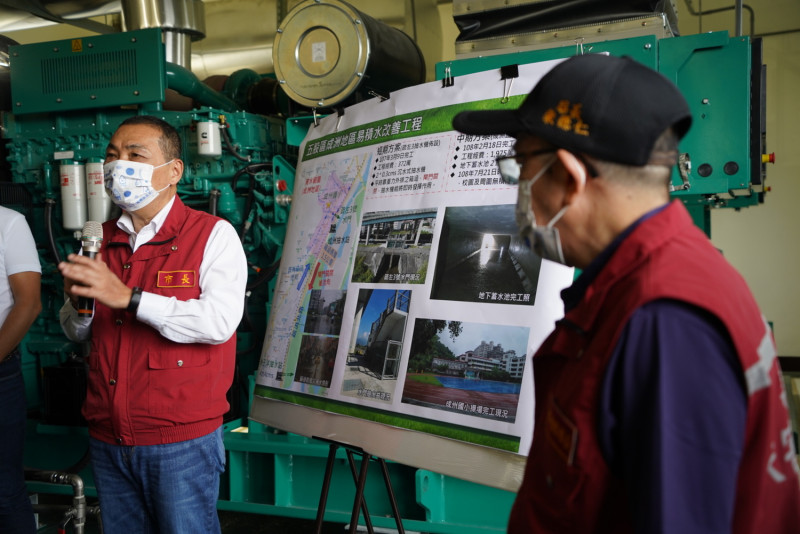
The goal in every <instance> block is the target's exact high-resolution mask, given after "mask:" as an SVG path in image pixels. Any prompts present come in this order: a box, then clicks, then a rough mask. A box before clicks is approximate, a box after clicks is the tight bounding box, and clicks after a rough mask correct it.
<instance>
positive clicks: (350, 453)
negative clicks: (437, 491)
mask: <svg viewBox="0 0 800 534" xmlns="http://www.w3.org/2000/svg"><path fill="white" fill-rule="evenodd" d="M315 439H319V440H321V441H326V442H328V443H329V444H330V446H329V451H328V462H327V464H326V465H325V478H324V479H323V481H322V492H321V494H320V497H319V507H318V508H317V519H316V522H315V529H314V532H315V533H316V534H321V533H322V523H323V518H324V517H325V505H326V503H327V501H328V491H329V490H330V485H331V476H332V474H333V464H334V461H335V460H336V450H337V449H338V448H339V447H342V448H343V449H345V453H346V454H347V462H348V463H349V464H350V473H351V474H352V475H353V482H354V483H355V485H356V495H355V498H354V499H353V513H352V514H351V515H350V531H349V534H355V532H356V529H357V528H358V515H359V510H360V511H361V512H363V514H364V523H365V524H366V527H367V532H369V534H374V530H373V528H372V520H371V519H370V517H369V510H368V509H367V501H366V500H364V486H366V483H367V469H368V468H369V462H370V460H375V461H377V462H378V463H379V464H380V467H381V472H382V473H383V481H384V483H385V484H386V493H387V494H388V496H389V504H391V506H392V514H393V515H394V521H395V523H396V524H397V531H398V532H399V533H400V534H405V530H404V529H403V521H402V520H401V518H400V511H399V510H398V508H397V500H396V499H395V497H394V491H393V490H392V483H391V481H390V480H389V469H388V468H387V467H386V460H384V459H383V458H379V457H377V456H373V455H371V454H369V453H367V452H365V451H364V450H363V449H361V448H359V447H354V446H352V445H346V444H344V443H338V442H335V441H331V440H328V439H324V438H315ZM356 454H358V455H360V456H361V469H360V471H357V470H356V462H355V459H354V456H355V455H356Z"/></svg>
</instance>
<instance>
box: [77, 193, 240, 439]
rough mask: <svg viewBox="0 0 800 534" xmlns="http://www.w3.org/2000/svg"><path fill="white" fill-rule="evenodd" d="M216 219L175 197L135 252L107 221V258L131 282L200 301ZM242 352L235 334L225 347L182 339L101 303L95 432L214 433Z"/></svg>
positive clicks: (93, 380)
mask: <svg viewBox="0 0 800 534" xmlns="http://www.w3.org/2000/svg"><path fill="white" fill-rule="evenodd" d="M217 221H219V219H218V218H217V217H213V216H211V215H209V214H207V213H203V212H199V211H195V210H192V209H189V208H187V207H186V206H185V205H184V204H183V202H181V200H180V199H179V198H177V197H176V198H175V202H174V204H173V206H172V209H171V210H170V212H169V214H168V215H167V219H166V221H164V224H163V226H162V227H161V229H160V230H159V232H158V233H157V234H156V235H155V236H154V237H153V239H152V240H151V241H150V242H148V243H146V244H144V245H142V246H140V247H139V248H138V249H137V250H136V252H132V251H131V247H130V245H129V244H128V234H126V233H125V232H124V231H122V230H121V229H119V228H118V227H117V225H116V220H114V221H109V222H106V223H104V224H103V235H104V236H108V237H106V239H105V240H104V242H103V247H102V250H101V253H102V255H103V260H104V261H105V262H106V263H107V264H108V267H109V269H110V270H111V272H113V273H115V274H116V275H117V276H119V277H120V279H121V280H122V281H123V282H124V283H125V285H127V286H128V287H135V286H138V287H141V288H142V289H143V290H144V291H145V292H148V293H156V294H159V295H164V296H168V297H174V298H176V299H178V300H190V299H197V298H199V297H200V285H199V271H200V263H201V262H202V260H203V252H204V250H205V246H206V243H207V241H208V238H209V235H210V234H211V230H212V229H213V228H214V225H215V224H216V223H217ZM235 356H236V335H235V334H234V335H233V336H231V338H230V339H229V340H228V341H226V342H225V343H222V344H219V345H210V344H206V343H176V342H173V341H170V340H168V339H167V338H165V337H163V336H161V335H160V334H159V333H158V331H157V330H155V329H154V328H153V327H151V326H149V325H146V324H144V323H142V322H140V321H138V320H136V318H135V317H134V315H133V314H132V313H130V312H128V311H126V310H114V309H111V308H108V307H106V306H103V305H102V304H100V303H97V304H96V305H95V315H94V319H93V320H92V351H91V354H90V357H89V385H88V390H87V395H86V402H85V403H84V406H83V414H84V417H86V420H87V421H88V423H89V433H90V435H91V436H92V437H94V438H96V439H99V440H101V441H105V442H107V443H116V444H120V445H155V444H163V443H174V442H178V441H185V440H188V439H193V438H196V437H200V436H203V435H206V434H208V433H209V432H211V431H213V430H215V429H216V428H217V427H219V425H220V424H222V416H223V415H224V414H225V413H226V412H227V411H228V408H229V406H228V401H227V399H226V394H227V391H228V389H229V387H230V385H231V381H232V379H233V369H234V359H235Z"/></svg>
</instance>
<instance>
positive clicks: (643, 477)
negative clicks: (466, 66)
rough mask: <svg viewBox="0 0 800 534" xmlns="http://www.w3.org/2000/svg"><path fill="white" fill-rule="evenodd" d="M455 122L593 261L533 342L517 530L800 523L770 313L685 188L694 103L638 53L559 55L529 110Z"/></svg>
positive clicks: (554, 244) (530, 225)
mask: <svg viewBox="0 0 800 534" xmlns="http://www.w3.org/2000/svg"><path fill="white" fill-rule="evenodd" d="M453 125H454V127H455V128H456V129H457V130H459V131H461V132H464V133H467V134H474V135H499V134H506V135H510V136H513V137H515V138H516V143H515V145H514V153H513V154H510V155H509V156H508V157H504V158H498V165H499V167H500V173H501V175H502V177H503V178H504V180H505V181H506V182H509V183H518V184H519V196H518V203H517V208H516V212H517V222H518V224H519V226H520V230H521V234H522V236H523V237H524V238H525V239H526V241H527V242H528V243H529V245H530V246H531V247H532V248H533V249H534V250H535V251H536V252H537V253H538V254H539V255H540V256H542V257H543V258H545V259H548V260H552V261H556V262H560V263H563V264H566V265H569V266H574V267H577V268H579V269H582V272H581V275H580V276H579V277H578V278H577V279H576V280H575V282H574V283H573V285H572V286H571V287H569V288H568V289H566V290H564V291H563V293H562V299H563V301H564V308H565V316H564V318H563V319H561V320H560V321H558V322H557V323H556V327H555V330H554V331H553V332H552V333H551V334H550V336H549V337H548V338H547V339H546V340H545V342H544V343H543V344H542V346H541V347H540V348H539V350H538V351H537V352H536V354H535V356H534V358H533V375H534V380H535V396H536V406H535V422H534V435H533V443H532V446H531V450H530V453H529V455H528V460H527V464H526V468H525V475H524V479H523V482H522V486H521V488H520V490H519V493H518V495H517V498H516V500H515V502H514V506H513V509H512V512H511V518H510V520H509V525H508V532H510V533H512V534H521V533H532V532H535V533H546V532H552V533H557V534H565V533H582V534H587V533H600V532H608V533H615V534H616V533H624V532H636V533H648V534H649V533H654V532H659V533H676V534H678V533H679V534H692V533H723V532H724V533H731V532H733V533H741V534H745V533H756V532H757V533H759V534H761V533H790V532H793V533H797V532H800V481H799V480H798V467H797V460H796V456H795V454H796V451H795V450H794V447H793V443H792V428H791V424H790V421H789V416H788V406H787V398H786V393H785V392H784V391H783V384H782V379H781V374H780V369H779V367H778V361H777V357H776V355H777V352H776V349H775V345H774V342H773V337H772V334H771V331H770V328H769V326H768V324H767V322H766V321H765V320H764V318H763V316H762V315H761V312H760V311H759V309H758V306H757V304H756V302H755V300H754V298H753V296H752V295H751V293H750V291H749V290H748V288H747V285H746V283H745V282H744V280H743V279H742V277H741V276H740V275H739V274H738V273H737V272H736V271H735V270H734V269H733V268H732V267H731V266H730V265H729V264H728V263H727V261H726V260H725V259H724V258H723V257H722V255H721V254H720V253H719V252H718V251H717V250H716V249H715V248H714V246H713V245H712V244H711V243H710V242H709V240H708V239H707V238H706V236H705V234H703V233H702V232H701V231H700V230H699V229H698V228H697V227H696V226H695V225H694V224H693V223H692V220H691V218H690V217H689V215H688V213H687V212H686V209H685V208H684V207H683V204H682V203H681V202H680V201H673V202H670V200H669V186H670V180H671V170H672V167H673V166H674V165H675V163H676V162H677V160H678V142H679V140H680V139H681V138H682V137H683V135H684V134H685V133H686V132H687V130H688V129H689V127H690V125H691V114H690V111H689V107H688V105H687V103H686V101H685V99H684V98H683V96H682V95H681V94H680V92H679V90H678V89H677V87H675V86H674V85H673V84H672V83H671V82H670V81H669V80H667V79H666V78H665V77H663V76H662V75H660V74H659V73H657V72H656V71H654V70H652V69H649V68H647V67H645V66H643V65H640V64H638V63H636V62H635V61H633V60H631V59H628V58H618V57H612V56H607V55H599V54H593V55H583V56H577V57H573V58H570V59H568V60H565V61H563V62H562V63H559V64H558V65H557V66H556V67H555V68H553V69H552V70H551V71H550V72H549V73H548V74H546V75H545V76H544V77H543V78H542V79H541V80H540V81H539V83H538V84H537V85H536V87H535V88H534V89H533V90H532V91H531V93H530V94H529V95H528V97H527V98H526V99H525V101H524V102H523V103H522V104H521V106H520V107H519V109H517V110H510V111H509V110H503V111H470V112H464V113H461V114H459V115H457V116H456V118H455V119H454V121H453Z"/></svg>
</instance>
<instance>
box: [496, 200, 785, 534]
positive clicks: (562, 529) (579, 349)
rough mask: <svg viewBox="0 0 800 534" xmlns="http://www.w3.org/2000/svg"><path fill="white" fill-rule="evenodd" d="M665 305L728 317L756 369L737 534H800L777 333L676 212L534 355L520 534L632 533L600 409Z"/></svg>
mask: <svg viewBox="0 0 800 534" xmlns="http://www.w3.org/2000/svg"><path fill="white" fill-rule="evenodd" d="M657 299H673V300H678V301H683V302H687V303H689V304H692V305H694V306H697V307H699V308H702V309H704V310H707V311H708V312H709V313H711V314H713V315H714V316H716V317H718V318H719V320H720V321H721V322H722V324H723V325H724V326H725V327H726V329H727V331H728V334H729V335H730V337H731V339H732V341H733V344H734V346H735V349H736V352H737V354H738V355H739V359H740V362H741V365H742V368H743V369H744V370H745V372H744V375H745V376H743V377H742V382H743V383H746V384H747V389H748V400H747V421H746V434H745V442H744V451H743V457H742V461H741V464H740V466H739V475H738V484H737V492H736V503H735V512H734V518H733V525H734V532H736V533H741V534H745V533H748V534H750V533H754V532H758V533H759V534H760V533H768V534H771V533H781V532H786V533H788V532H797V529H798V525H800V481H799V480H798V471H797V463H796V459H795V457H794V452H793V448H792V444H791V441H790V440H791V423H790V422H789V415H788V407H787V405H786V397H785V395H784V391H783V383H782V379H781V375H780V369H779V367H778V361H777V357H776V350H775V345H774V342H773V339H772V334H771V332H770V329H769V327H768V325H767V323H766V322H765V320H764V318H763V317H762V315H761V313H760V312H759V309H758V306H757V304H756V302H755V300H754V298H753V296H752V295H751V293H750V291H749V290H748V288H747V285H746V283H745V282H744V280H743V279H742V278H741V276H740V275H739V274H738V273H737V272H736V271H735V270H734V269H733V268H732V267H731V266H730V265H729V264H728V263H727V261H726V260H725V259H723V257H722V256H721V254H720V253H719V252H718V251H717V250H716V249H715V248H714V247H713V246H712V245H711V243H710V242H709V241H708V239H707V238H706V236H705V235H704V234H703V233H702V232H701V231H700V230H699V229H698V228H697V227H695V226H694V225H693V224H692V221H691V219H690V218H689V216H688V214H687V213H686V210H685V209H684V208H683V205H682V204H681V203H680V202H679V201H674V202H673V203H672V204H671V205H670V206H668V207H667V208H666V209H665V210H663V211H662V212H660V213H658V214H656V215H654V216H653V217H651V218H650V219H647V220H645V221H643V222H642V223H641V224H640V225H639V226H638V227H637V228H636V229H635V230H634V231H633V232H632V233H631V235H629V236H628V237H627V238H626V239H625V240H624V241H623V242H622V244H621V245H620V247H619V249H617V251H615V253H614V254H613V256H612V258H611V259H610V260H609V262H608V264H606V266H605V267H604V268H603V269H602V271H601V272H600V273H599V274H598V276H597V278H596V279H595V280H594V281H593V282H592V283H591V285H590V286H589V288H588V289H587V291H586V293H585V294H584V297H583V299H582V300H581V302H580V303H579V304H578V305H577V306H576V307H575V308H574V309H572V310H570V311H569V312H568V313H567V314H566V316H565V317H564V319H563V320H561V321H559V322H558V323H557V324H556V328H555V330H554V331H553V333H552V334H550V336H549V337H548V338H547V339H546V340H545V342H544V343H543V344H542V347H541V348H540V349H539V350H538V351H537V353H536V355H535V356H534V359H533V364H534V377H535V385H536V388H535V394H536V407H535V412H536V415H535V424H534V436H533V443H532V445H531V450H530V453H529V455H528V461H527V464H526V468H525V476H524V479H523V482H522V486H521V488H520V490H519V493H518V495H517V498H516V501H515V502H514V506H513V509H512V512H511V518H510V521H509V528H508V532H509V533H512V534H518V533H531V532H537V533H539V532H552V533H558V534H567V533H573V532H574V533H581V534H588V533H593V532H609V533H611V532H613V533H615V534H616V533H624V532H630V531H632V527H631V516H630V512H629V510H628V504H627V500H626V497H625V488H624V485H623V484H624V481H622V480H620V479H618V478H616V477H615V476H613V475H612V474H611V472H610V471H609V467H608V464H607V463H606V461H605V459H604V458H603V455H602V452H601V450H600V447H599V443H598V436H597V416H598V406H597V401H598V399H599V392H600V385H601V382H602V379H603V376H604V374H605V369H606V367H607V365H608V362H609V359H610V357H611V355H612V353H613V350H614V347H615V346H616V344H617V341H618V339H619V336H620V334H621V332H622V330H623V329H624V328H625V325H626V323H627V322H628V319H629V318H630V316H631V314H632V313H633V312H634V311H635V310H636V309H638V308H639V307H641V306H642V305H644V304H646V303H648V302H651V301H653V300H657ZM701 356H702V355H700V354H698V357H701Z"/></svg>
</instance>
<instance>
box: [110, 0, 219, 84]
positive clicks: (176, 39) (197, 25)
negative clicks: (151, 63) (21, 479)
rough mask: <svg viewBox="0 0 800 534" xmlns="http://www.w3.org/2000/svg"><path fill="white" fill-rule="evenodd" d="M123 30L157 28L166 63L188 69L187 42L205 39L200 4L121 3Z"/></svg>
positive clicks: (169, 0) (174, 0)
mask: <svg viewBox="0 0 800 534" xmlns="http://www.w3.org/2000/svg"><path fill="white" fill-rule="evenodd" d="M122 21H123V25H124V27H125V30H127V31H131V30H142V29H145V28H161V30H162V32H163V36H164V37H163V38H164V48H165V51H166V60H167V61H168V62H170V63H175V64H176V65H180V66H182V67H184V68H187V69H191V64H192V50H191V42H192V41H197V40H199V39H202V38H203V37H205V34H206V23H205V11H204V10H203V3H202V2H200V0H123V1H122Z"/></svg>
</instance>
